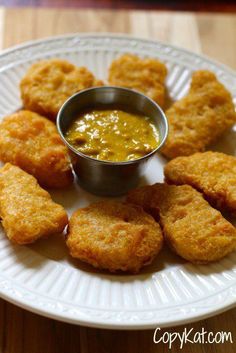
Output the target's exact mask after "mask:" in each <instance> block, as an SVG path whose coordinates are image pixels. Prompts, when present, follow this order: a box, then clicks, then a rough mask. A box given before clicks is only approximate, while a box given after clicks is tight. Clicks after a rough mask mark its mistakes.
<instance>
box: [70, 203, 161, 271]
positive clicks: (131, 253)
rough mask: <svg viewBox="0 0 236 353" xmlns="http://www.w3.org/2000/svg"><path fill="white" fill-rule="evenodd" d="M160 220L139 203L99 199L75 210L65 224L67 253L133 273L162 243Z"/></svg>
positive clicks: (149, 259) (112, 269) (113, 269)
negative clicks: (154, 217) (66, 224)
mask: <svg viewBox="0 0 236 353" xmlns="http://www.w3.org/2000/svg"><path fill="white" fill-rule="evenodd" d="M162 240H163V239H162V233H161V229H160V226H159V224H157V223H156V222H155V221H154V219H153V218H152V217H151V216H150V215H148V214H147V213H145V212H144V211H143V210H142V208H141V207H139V206H136V205H129V204H126V203H118V202H112V201H101V202H98V203H95V204H92V205H90V206H88V207H86V208H81V209H79V210H77V211H76V212H74V214H73V215H72V217H71V219H70V221H69V227H68V237H67V241H66V243H67V246H68V247H69V249H70V254H71V255H72V256H73V257H76V258H78V259H80V260H82V261H84V262H87V263H89V264H91V265H93V266H94V267H98V268H101V269H107V270H109V271H111V272H114V271H117V270H122V271H129V272H133V273H136V272H138V271H139V270H140V268H141V267H143V266H146V265H148V264H149V263H151V261H152V260H153V258H154V257H155V256H156V255H157V253H158V252H159V251H160V249H161V247H162Z"/></svg>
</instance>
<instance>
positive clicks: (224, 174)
mask: <svg viewBox="0 0 236 353" xmlns="http://www.w3.org/2000/svg"><path fill="white" fill-rule="evenodd" d="M164 173H165V178H166V181H167V182H169V183H172V184H176V185H182V184H189V185H192V186H193V187H195V188H196V189H197V190H199V191H201V192H203V193H204V195H206V197H207V199H208V201H209V202H210V203H212V204H213V205H214V206H216V207H217V208H219V209H221V210H229V211H231V212H232V213H235V214H236V158H235V157H234V156H229V155H226V154H224V153H219V152H212V151H208V152H204V153H195V154H193V155H192V156H189V157H178V158H175V159H173V160H172V161H170V162H169V163H168V164H167V165H166V166H165V170H164Z"/></svg>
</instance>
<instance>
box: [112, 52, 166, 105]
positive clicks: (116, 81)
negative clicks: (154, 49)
mask: <svg viewBox="0 0 236 353" xmlns="http://www.w3.org/2000/svg"><path fill="white" fill-rule="evenodd" d="M166 75H167V68H166V66H165V64H163V63H162V62H160V61H159V60H156V59H151V58H147V59H141V58H139V57H138V56H136V55H133V54H125V55H122V56H121V57H119V58H118V59H116V60H114V61H113V62H112V64H111V66H110V69H109V78H108V81H109V83H110V84H111V85H114V86H121V87H126V88H131V89H135V90H137V91H140V92H142V93H144V94H145V95H147V96H148V97H150V98H151V99H153V100H154V101H155V102H157V103H158V104H159V105H160V106H161V107H163V106H164V104H165V93H166V90H165V78H166Z"/></svg>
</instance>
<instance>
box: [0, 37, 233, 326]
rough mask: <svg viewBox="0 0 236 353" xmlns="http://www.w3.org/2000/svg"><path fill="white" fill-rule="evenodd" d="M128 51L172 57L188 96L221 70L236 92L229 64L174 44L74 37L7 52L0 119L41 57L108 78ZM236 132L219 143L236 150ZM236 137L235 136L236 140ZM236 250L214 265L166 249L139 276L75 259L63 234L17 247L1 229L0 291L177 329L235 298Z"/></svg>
mask: <svg viewBox="0 0 236 353" xmlns="http://www.w3.org/2000/svg"><path fill="white" fill-rule="evenodd" d="M124 52H133V53H137V54H139V55H141V56H151V57H156V58H160V59H161V60H163V61H164V62H166V64H167V66H168V69H169V74H168V79H167V85H168V88H169V91H170V94H171V96H172V97H173V98H174V99H177V98H180V97H182V96H183V95H184V94H185V93H186V91H187V89H188V84H189V80H190V77H191V73H192V71H193V70H196V69H201V68H204V69H209V70H212V71H214V72H215V73H216V74H217V76H218V77H219V79H220V80H221V81H222V82H223V83H224V84H225V85H226V86H227V87H228V88H229V89H230V90H231V92H232V94H233V95H234V97H236V75H235V72H233V71H232V70H230V69H229V68H227V67H225V66H223V65H221V64H218V63H215V62H212V61H211V60H209V59H208V58H204V57H201V56H198V55H195V54H192V53H190V52H187V51H185V50H182V49H178V48H175V47H172V46H169V45H165V44H161V43H157V42H152V41H147V40H141V39H136V38H131V37H124V36H110V35H70V36H63V37H56V38H51V39H48V40H41V41H36V42H31V43H28V44H25V45H23V46H18V47H16V48H13V49H11V50H7V51H5V52H3V53H2V55H1V56H0V116H1V117H3V116H4V115H5V114H8V113H11V112H13V111H15V110H16V109H18V108H19V107H21V102H20V98H19V89H18V84H19V81H20V79H21V77H22V76H23V75H24V73H25V71H26V69H27V68H28V67H29V66H30V65H31V64H32V63H33V62H34V61H36V60H39V59H43V58H49V57H61V58H65V59H68V60H70V61H71V62H73V63H75V64H77V65H85V66H87V67H88V68H89V69H90V70H91V71H92V72H94V73H95V74H96V76H97V77H99V78H102V79H105V78H106V75H107V69H108V66H109V64H110V62H111V61H112V60H113V59H114V58H115V57H117V56H119V55H120V54H122V53H124ZM235 133H236V132H235V131H232V132H231V133H229V134H227V135H225V137H224V139H222V140H221V143H220V144H219V145H218V146H216V148H218V149H220V150H223V151H225V152H228V153H231V154H235V151H236V147H235ZM233 138H234V139H233ZM164 163H165V161H164V159H163V158H162V157H161V156H156V158H155V159H154V160H153V162H152V163H151V165H150V167H149V168H148V170H147V172H146V177H147V180H148V183H154V182H156V181H162V180H163V172H162V170H163V165H164ZM52 196H53V198H54V199H55V200H56V201H58V202H59V203H61V204H62V205H64V206H65V208H66V209H67V211H68V213H69V214H71V212H72V211H74V210H75V209H77V208H78V207H82V206H85V205H87V204H88V203H90V202H92V201H94V200H97V199H98V198H96V197H94V196H92V195H90V194H88V193H86V192H84V191H83V190H81V189H79V187H77V186H76V185H74V186H73V187H71V188H70V189H68V190H62V191H57V192H54V193H53V194H52ZM235 263H236V253H233V254H231V255H230V256H228V257H226V258H225V259H223V260H222V261H220V262H218V263H215V264H212V265H208V266H194V265H191V264H189V263H186V262H185V261H181V260H180V259H179V258H178V257H177V256H175V255H173V254H172V253H171V252H170V251H168V249H164V250H163V251H162V252H161V254H160V255H159V256H158V257H157V259H156V261H155V262H154V263H153V264H152V265H151V266H149V267H147V268H145V269H144V270H143V271H142V272H141V273H140V274H139V275H112V274H108V273H105V272H104V273H101V272H99V271H96V270H94V269H93V268H91V267H90V266H87V265H85V264H82V263H80V262H78V261H75V260H73V259H72V258H70V257H69V256H68V253H67V250H66V247H65V243H64V240H63V237H62V236H58V237H52V238H51V239H48V240H44V241H39V242H38V243H36V244H34V245H32V246H13V245H11V244H10V242H9V241H8V240H7V238H6V237H5V235H4V233H3V231H2V230H1V232H0V295H1V296H2V297H3V298H4V299H6V300H8V301H10V302H12V303H14V304H17V305H19V306H21V307H23V308H26V309H29V310H31V311H33V312H36V313H39V314H42V315H45V316H49V317H53V318H55V319H59V320H63V321H67V322H71V323H76V324H81V325H87V326H94V327H104V328H117V329H124V328H126V329H144V328H152V327H156V326H173V325H177V324H182V323H186V322H190V321H195V320H198V319H201V318H205V317H208V316H210V315H213V314H216V313H218V312H221V311H223V310H225V309H227V308H229V307H232V306H233V305H234V304H235V301H236V265H235Z"/></svg>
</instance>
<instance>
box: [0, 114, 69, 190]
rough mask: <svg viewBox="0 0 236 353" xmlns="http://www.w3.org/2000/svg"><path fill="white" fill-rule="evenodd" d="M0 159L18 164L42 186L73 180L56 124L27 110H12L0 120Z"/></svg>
mask: <svg viewBox="0 0 236 353" xmlns="http://www.w3.org/2000/svg"><path fill="white" fill-rule="evenodd" d="M0 160H1V161H3V162H10V163H12V164H14V165H17V166H19V167H20V168H22V169H24V170H25V171H26V172H28V173H30V174H32V175H34V176H35V178H36V179H37V180H38V182H39V183H40V184H41V185H43V186H46V187H52V188H62V187H65V186H68V185H69V184H70V183H71V182H72V180H73V177H72V171H71V167H70V160H69V156H68V153H67V148H66V147H65V145H64V144H63V142H62V140H61V138H60V136H59V134H58V132H57V129H56V126H55V125H54V124H53V123H52V122H51V121H49V120H48V119H46V118H44V117H42V116H40V115H38V114H36V113H33V112H30V111H26V110H22V111H20V112H17V113H14V114H12V115H10V116H8V117H6V118H5V119H4V120H3V121H2V122H1V123H0Z"/></svg>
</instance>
